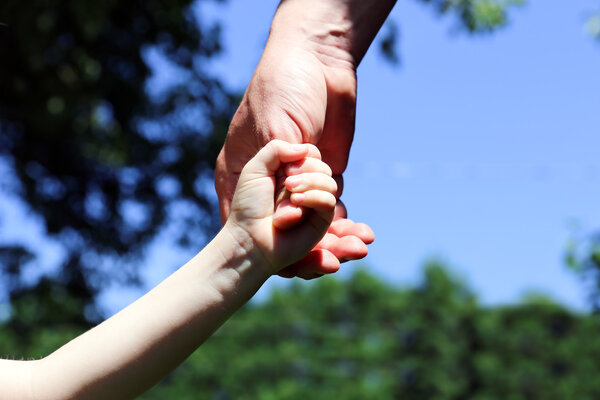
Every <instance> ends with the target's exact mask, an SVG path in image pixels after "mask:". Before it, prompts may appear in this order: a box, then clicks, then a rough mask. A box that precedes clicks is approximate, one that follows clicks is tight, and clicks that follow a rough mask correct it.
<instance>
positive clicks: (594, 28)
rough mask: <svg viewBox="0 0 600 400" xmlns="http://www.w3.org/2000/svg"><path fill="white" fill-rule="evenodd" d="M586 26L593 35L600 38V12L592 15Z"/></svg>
mask: <svg viewBox="0 0 600 400" xmlns="http://www.w3.org/2000/svg"><path fill="white" fill-rule="evenodd" d="M586 28H587V31H588V32H589V33H590V35H592V37H594V38H596V39H597V40H600V12H598V13H596V14H594V15H592V16H591V17H590V18H589V19H588V20H587V24H586Z"/></svg>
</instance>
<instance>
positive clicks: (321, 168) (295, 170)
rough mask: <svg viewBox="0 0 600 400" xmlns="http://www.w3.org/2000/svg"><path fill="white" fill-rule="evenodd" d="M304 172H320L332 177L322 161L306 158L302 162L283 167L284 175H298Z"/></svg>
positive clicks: (329, 169) (327, 166)
mask: <svg viewBox="0 0 600 400" xmlns="http://www.w3.org/2000/svg"><path fill="white" fill-rule="evenodd" d="M305 172H322V173H324V174H327V175H329V176H331V175H332V172H331V168H330V167H329V165H327V164H325V163H324V162H323V161H321V160H319V159H316V158H312V157H310V155H309V156H307V157H306V158H304V159H303V160H300V161H296V162H293V163H289V164H287V165H286V166H285V173H286V175H288V176H290V175H298V174H303V173H305Z"/></svg>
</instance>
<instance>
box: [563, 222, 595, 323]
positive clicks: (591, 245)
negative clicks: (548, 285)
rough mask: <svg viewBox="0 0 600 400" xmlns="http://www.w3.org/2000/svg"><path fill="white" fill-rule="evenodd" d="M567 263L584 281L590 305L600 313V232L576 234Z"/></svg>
mask: <svg viewBox="0 0 600 400" xmlns="http://www.w3.org/2000/svg"><path fill="white" fill-rule="evenodd" d="M565 263H566V264H567V266H568V267H569V268H571V269H572V270H573V271H574V272H575V273H576V274H577V275H579V277H580V278H581V279H582V281H583V282H584V284H585V286H586V289H587V291H588V296H589V302H590V305H591V306H592V308H593V309H594V311H595V312H596V313H600V232H597V233H593V234H587V235H581V234H578V233H577V232H575V234H574V237H573V238H572V239H571V240H570V241H569V243H568V244H567V249H566V253H565Z"/></svg>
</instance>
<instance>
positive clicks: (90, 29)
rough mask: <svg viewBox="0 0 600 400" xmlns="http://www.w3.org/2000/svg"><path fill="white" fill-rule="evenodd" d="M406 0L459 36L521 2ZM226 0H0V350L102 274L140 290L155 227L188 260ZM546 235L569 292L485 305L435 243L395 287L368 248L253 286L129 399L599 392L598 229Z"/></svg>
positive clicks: (45, 337) (203, 234) (204, 198)
mask: <svg viewBox="0 0 600 400" xmlns="http://www.w3.org/2000/svg"><path fill="white" fill-rule="evenodd" d="M413 2H414V3H415V4H418V6H420V7H424V9H427V10H428V11H429V12H431V11H433V12H434V13H435V14H439V15H440V16H441V18H440V19H438V20H435V19H434V21H436V22H435V23H439V24H440V25H444V26H445V25H449V28H448V29H447V32H448V33H447V34H448V35H456V34H458V35H461V37H463V38H467V39H466V40H473V41H481V40H485V38H489V37H496V36H498V37H501V36H502V35H503V34H504V33H505V30H506V29H507V27H509V26H512V24H513V23H514V24H518V22H519V21H518V18H517V17H518V15H519V13H522V12H525V11H524V9H526V8H527V7H528V6H529V5H528V4H524V2H523V1H515V0H513V1H510V0H504V1H502V0H460V1H454V0H437V1H436V0H431V1H424V0H415V1H413ZM219 3H227V4H229V3H236V4H237V5H238V10H239V9H240V4H243V3H241V2H239V1H238V2H235V1H233V0H230V1H229V2H219ZM532 3H533V2H532ZM576 3H577V4H576ZM580 3H581V4H580ZM227 4H225V5H224V6H217V5H215V2H214V1H208V0H206V1H197V2H192V1H187V0H181V1H166V0H154V1H139V2H130V3H126V2H117V1H104V2H78V1H64V2H48V1H42V0H35V1H30V2H27V3H25V2H18V1H13V0H5V1H3V2H2V4H0V60H1V61H0V172H1V173H0V185H1V189H2V196H3V200H2V201H1V202H0V204H1V205H2V208H1V209H0V211H1V212H2V213H1V214H0V223H1V224H2V225H0V228H1V229H2V236H1V240H0V356H2V357H10V358H33V357H36V358H37V357H43V356H44V355H47V354H49V353H50V352H52V351H53V350H54V349H56V348H58V347H59V346H60V345H62V344H64V343H65V342H66V341H68V340H69V339H70V338H72V337H74V336H75V335H77V334H78V333H81V332H82V331H84V330H85V329H88V328H89V327H91V326H93V325H94V324H95V323H97V322H98V321H100V320H102V319H103V318H105V317H106V316H108V315H110V314H111V313H112V312H113V310H112V309H111V306H110V304H108V305H107V303H106V301H105V302H103V301H102V299H103V296H106V293H107V292H108V291H109V290H112V292H113V293H116V295H113V296H117V297H118V298H120V299H121V300H120V301H121V303H123V302H126V301H128V299H129V298H128V297H127V296H132V294H131V293H134V295H133V296H136V295H139V293H140V292H141V291H143V290H144V288H145V286H147V285H148V279H147V271H146V270H147V266H146V264H147V263H148V252H149V251H152V250H151V248H152V245H153V243H155V242H156V241H157V240H162V239H163V238H165V237H168V240H169V243H170V246H171V248H173V249H175V250H171V251H172V252H176V253H179V254H181V255H183V258H185V257H186V256H187V255H188V254H190V253H192V252H195V251H197V250H198V249H199V248H200V247H201V246H202V245H203V244H204V243H205V242H206V240H207V238H209V237H210V236H211V235H212V234H213V233H214V232H215V231H216V229H218V216H217V214H216V213H217V210H218V208H217V207H216V206H215V199H214V195H213V193H212V188H211V186H212V182H211V180H212V168H213V167H214V159H215V157H216V154H217V153H218V151H219V149H220V146H221V145H222V142H223V139H224V135H225V133H226V129H227V124H228V122H229V120H230V118H231V116H232V113H233V111H234V110H235V107H236V105H237V102H238V101H239V98H240V95H241V93H242V91H243V84H240V81H244V79H247V77H248V76H249V74H250V73H251V72H252V68H251V67H250V68H245V69H244V71H241V72H239V75H237V76H232V75H231V73H230V75H229V76H228V77H227V78H225V77H224V76H223V74H222V73H220V72H219V68H218V67H219V62H221V63H223V56H224V55H225V56H226V55H227V51H228V49H227V48H224V41H225V39H224V38H225V37H227V34H228V30H229V31H233V30H234V29H238V30H239V26H238V27H233V26H232V25H228V24H225V23H224V22H223V21H224V20H227V17H228V16H227V15H220V14H219V13H220V12H223V13H225V12H227V10H228V9H227V8H226V7H225V6H226V5H227ZM259 4H260V7H257V8H260V9H262V10H265V9H266V10H270V11H269V12H270V13H271V14H272V12H274V8H275V6H276V2H273V1H269V2H266V1H264V2H259ZM588 5H589V7H588ZM593 5H596V6H600V5H598V4H597V3H594V2H590V1H588V2H573V3H572V4H570V5H567V6H564V7H580V8H581V10H580V12H581V15H582V18H581V21H580V26H581V31H582V32H585V39H584V40H587V41H588V42H589V43H594V41H598V40H600V22H599V21H600V17H599V15H600V14H598V13H596V12H594V10H597V8H596V9H594V8H593V7H592V6H593ZM220 7H221V8H220ZM241 7H242V9H243V7H244V6H243V5H242V6H241ZM245 7H246V8H249V6H248V5H246V6H245ZM538 7H544V6H538ZM254 12H258V11H256V10H255V11H254ZM262 18H264V19H265V20H267V21H268V19H269V18H270V15H263V16H262ZM513 19H514V20H515V21H514V22H513V21H512V20H513ZM402 27H403V23H402V21H401V20H399V19H398V18H395V17H394V16H392V18H390V21H389V22H388V23H387V25H386V26H384V28H383V30H382V32H381V35H380V36H379V37H378V39H377V40H376V42H375V43H374V45H373V46H372V47H373V48H372V50H371V53H373V52H374V53H376V54H377V56H379V57H382V59H384V60H386V61H385V62H386V63H387V66H388V67H389V68H393V69H394V73H396V74H403V73H404V72H405V71H404V70H403V66H405V65H406V64H408V63H410V59H408V57H409V54H405V52H404V51H403V50H404V47H403V45H402V41H401V38H402V33H403V32H404V31H403V30H402ZM263 28H264V31H265V33H266V31H267V30H268V27H267V26H264V27H263ZM482 38H483V39H482ZM252 45H255V43H252ZM238 46H245V44H243V43H242V44H238ZM596 50H597V51H598V52H599V53H600V47H597V49H596ZM230 51H231V50H230ZM233 57H234V58H235V54H234V55H233ZM258 57H259V50H257V52H256V60H257V59H258ZM219 60H221V61H219ZM226 60H227V58H226V57H225V61H226ZM230 64H234V63H230ZM237 67H238V65H237V64H235V65H231V66H230V68H232V70H234V71H235V68H237ZM436 67H439V66H436ZM408 72H410V71H407V73H408ZM488 72H489V71H481V74H486V73H488ZM567 74H568V72H567ZM233 75H235V74H233ZM444 79H446V80H451V78H448V77H445V78H444ZM232 82H233V84H232ZM597 82H598V81H595V82H589V85H590V86H591V87H592V88H594V87H596V88H598V86H597V85H596V86H594V85H595V84H596V83H597ZM367 91H368V90H367ZM359 96H360V94H359ZM432 96H433V97H435V94H432ZM359 102H360V98H359ZM457 103H458V107H460V102H458V101H457ZM592 105H593V106H594V107H596V108H597V106H598V104H595V105H594V104H592ZM360 110H361V108H360V103H359V118H360ZM499 111H500V112H501V111H502V110H499ZM599 114H600V113H599ZM595 118H596V120H597V115H596V117H595ZM594 121H595V120H594ZM380 122H381V123H384V124H387V125H393V121H387V120H386V119H384V118H380ZM359 126H360V124H359ZM590 129H591V131H592V133H593V134H596V135H597V133H598V126H591V127H590ZM369 134H371V133H363V132H359V133H357V135H359V136H358V138H359V139H360V138H361V137H362V138H364V137H366V136H367V135H369ZM406 134H407V135H408V133H406ZM437 134H438V135H439V133H437ZM458 136H460V135H458ZM377 140H385V139H384V137H380V138H378V139H377ZM595 143H596V144H597V143H598V142H597V141H596V142H595ZM583 146H586V145H585V144H584V145H583ZM588 147H589V146H588ZM369 151H370V152H371V153H370V154H371V155H372V154H374V153H373V150H372V149H369ZM353 152H354V150H353ZM591 152H593V153H594V154H597V147H596V148H592V149H591ZM353 155H355V153H353ZM582 157H583V156H582ZM359 159H360V157H359ZM350 172H351V173H352V171H350ZM400 172H402V171H400ZM404 172H406V171H404ZM358 175H360V174H358ZM367 175H368V174H367ZM354 176H356V175H351V176H350V179H349V181H348V183H347V184H348V185H349V190H351V189H350V187H351V182H352V180H353V179H356V178H353V177H354ZM359 177H360V176H359ZM591 182H592V184H593V183H594V180H592V181H591ZM581 185H589V182H588V181H586V182H585V183H581ZM596 185H597V180H596ZM355 186H358V185H355ZM351 195H352V194H351V193H350V196H351ZM352 199H353V198H352V197H351V198H350V199H349V200H350V201H349V203H350V204H349V206H350V207H352V206H353V204H352ZM363 200H364V199H363ZM592 200H593V199H592ZM356 203H357V204H354V206H356V207H357V208H360V205H359V204H358V203H359V201H358V200H356ZM370 206H371V207H373V205H372V204H371V205H370ZM400 206H401V205H400ZM375 208H377V207H375ZM350 210H351V211H352V208H350ZM378 211H379V208H377V210H376V212H378ZM21 214H23V215H27V218H29V219H32V220H34V222H35V224H34V225H35V227H36V228H35V229H33V228H31V227H30V226H32V225H31V224H29V222H27V223H26V222H21V221H20V219H19V218H17V220H16V221H15V217H14V215H21ZM359 215H360V212H359ZM382 217H383V216H381V217H380V218H382ZM366 219H367V221H366V222H369V220H368V218H366ZM388 219H389V218H388ZM584 222H585V221H584ZM590 222H591V223H592V224H593V223H595V221H590ZM592 228H593V226H592ZM376 232H378V234H380V235H381V236H383V237H384V238H393V235H394V233H393V232H392V231H384V232H381V231H376ZM384 242H385V241H384ZM49 243H50V244H49ZM391 247H392V246H390V245H389V244H388V245H387V248H391ZM154 251H155V250H154ZM390 251H391V250H390ZM506 251H507V252H508V253H510V252H511V249H510V248H509V249H506ZM548 251H559V252H560V253H561V254H562V255H563V256H564V266H563V267H561V268H564V270H565V271H571V272H570V273H572V274H573V276H575V277H577V278H578V279H579V282H580V286H579V291H580V292H581V293H583V294H585V298H586V299H587V300H586V306H585V307H583V308H582V307H576V309H577V310H576V311H574V310H573V307H572V304H567V305H561V304H559V303H558V302H556V301H555V300H552V299H550V298H549V297H547V296H545V295H541V294H535V293H531V294H529V295H527V296H525V297H524V298H523V300H522V301H520V302H518V303H514V304H511V305H489V304H488V302H481V301H480V298H481V297H482V294H478V293H477V289H478V288H476V289H475V290H474V289H472V288H471V287H470V285H469V284H468V283H465V282H464V281H465V280H464V279H462V278H457V277H456V276H455V274H454V273H453V272H452V269H451V268H449V266H447V265H445V262H444V261H439V260H435V259H432V260H430V261H427V262H425V263H423V264H424V265H423V267H422V268H421V267H419V270H420V271H422V272H420V273H419V274H418V275H419V278H418V279H414V280H412V281H410V284H409V285H399V284H393V285H392V284H389V283H384V282H387V281H389V279H388V276H387V275H386V274H385V272H382V271H384V270H393V269H402V268H404V267H405V265H404V264H405V261H402V262H399V261H398V260H397V259H396V258H395V257H393V256H390V255H386V257H385V260H382V257H379V258H378V259H377V263H378V264H385V265H374V266H369V267H356V266H355V267H353V268H352V269H351V270H350V271H351V272H349V273H346V274H342V276H341V277H337V278H336V277H331V278H325V279H320V280H317V281H314V282H309V283H301V282H295V281H294V282H293V283H292V284H291V285H288V286H283V287H278V288H269V291H268V292H266V293H264V294H263V295H261V296H260V299H259V301H255V302H252V303H251V304H249V305H248V306H247V307H245V308H244V309H243V310H241V311H240V312H239V313H238V314H236V315H235V316H234V317H233V318H232V319H231V320H230V321H229V322H228V323H227V324H226V325H225V326H224V327H223V328H222V329H220V330H219V331H218V332H217V334H216V335H215V336H214V337H213V338H212V339H210V340H209V341H208V342H207V343H206V344H205V345H204V346H203V347H202V348H201V349H200V350H199V351H197V352H196V353H195V354H194V355H193V356H192V357H191V358H190V359H189V360H188V362H186V363H185V364H184V365H183V366H181V367H180V368H179V369H178V370H177V371H176V372H175V373H174V374H172V375H171V376H170V377H168V378H167V379H165V381H164V382H162V383H161V384H160V385H158V386H157V387H156V388H154V389H153V390H152V391H150V392H149V393H147V394H146V395H145V396H144V398H157V399H159V398H160V399H164V398H177V399H188V398H189V399H196V398H207V399H246V398H247V399H282V398H283V399H286V398H288V399H295V398H306V397H310V398H323V399H325V398H327V399H329V398H332V397H334V396H337V397H339V398H343V399H353V398H357V399H358V398H361V399H363V398H377V399H379V398H382V399H385V398H390V399H392V398H393V399H396V398H407V399H424V398H426V399H467V398H468V399H597V398H600V383H597V382H599V381H598V380H597V379H595V378H596V374H597V373H598V372H600V339H599V337H600V336H599V335H598V333H599V328H600V326H599V324H600V321H599V320H598V317H597V315H596V314H597V312H598V311H599V310H600V273H599V272H600V236H599V235H598V234H596V233H594V229H587V228H586V229H580V230H574V231H573V233H572V235H571V238H570V239H569V240H565V241H564V243H563V244H562V245H560V246H558V248H555V249H548ZM421 256H424V255H421ZM162 260H163V261H164V260H165V258H163V259H162ZM368 260H369V259H368ZM370 262H371V263H372V262H373V261H370ZM170 267H171V265H169V268H170ZM523 273H525V271H523ZM145 274H146V275H145ZM517 274H518V273H517ZM461 275H462V274H461ZM487 279H488V280H489V281H491V284H492V285H493V284H495V282H494V279H493V278H491V277H489V276H488V278H487ZM497 285H498V286H500V285H502V283H501V282H497ZM115 288H116V289H115ZM127 293H129V294H127ZM483 295H484V296H485V293H483ZM124 299H125V300H124ZM108 303H110V302H108ZM116 303H118V301H117V302H116ZM113 307H114V305H113Z"/></svg>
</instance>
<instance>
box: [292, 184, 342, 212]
mask: <svg viewBox="0 0 600 400" xmlns="http://www.w3.org/2000/svg"><path fill="white" fill-rule="evenodd" d="M290 201H291V202H292V204H295V205H297V206H302V207H308V208H312V209H314V210H317V211H331V212H332V213H333V209H334V208H335V203H336V201H337V199H336V198H335V196H334V195H333V194H331V193H330V192H326V191H324V190H307V191H306V192H302V193H292V195H291V196H290ZM332 218H333V214H332Z"/></svg>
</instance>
